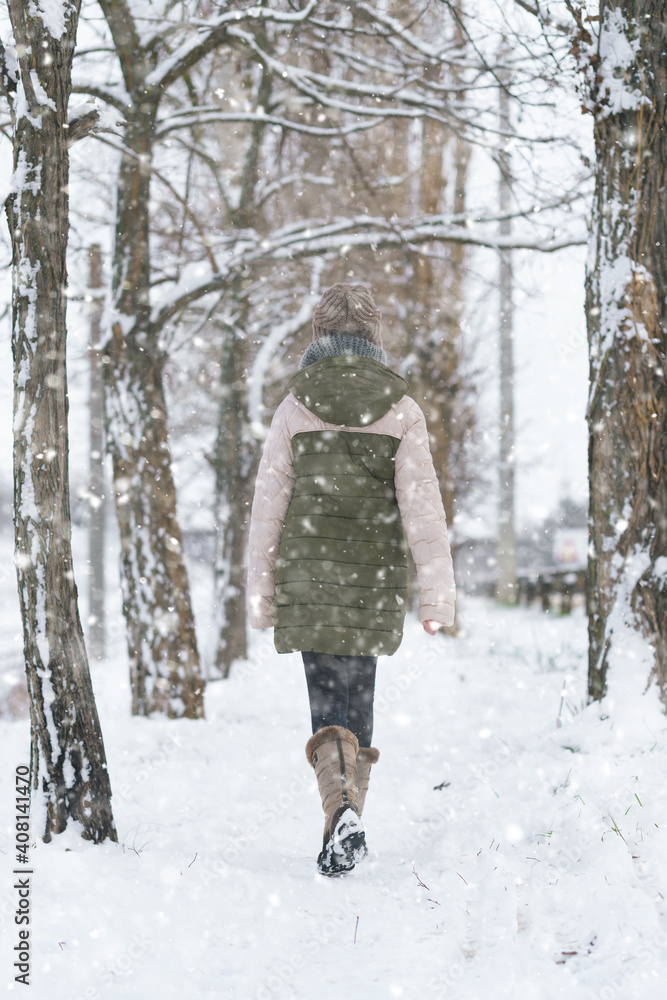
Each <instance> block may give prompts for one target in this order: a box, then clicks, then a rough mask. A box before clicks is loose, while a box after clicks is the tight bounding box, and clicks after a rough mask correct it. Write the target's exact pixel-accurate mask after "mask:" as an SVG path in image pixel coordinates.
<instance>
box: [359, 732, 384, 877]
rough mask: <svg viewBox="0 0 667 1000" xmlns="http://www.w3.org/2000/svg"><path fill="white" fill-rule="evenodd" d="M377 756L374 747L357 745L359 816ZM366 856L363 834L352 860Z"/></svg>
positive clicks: (378, 755) (378, 753) (366, 849)
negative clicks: (372, 766)
mask: <svg viewBox="0 0 667 1000" xmlns="http://www.w3.org/2000/svg"><path fill="white" fill-rule="evenodd" d="M379 757H380V751H379V750H376V749H375V747H359V751H358V753H357V813H358V815H359V816H361V814H362V812H363V811H364V803H365V802H366V793H367V792H368V782H369V780H370V774H371V765H372V764H377V762H378V759H379ZM367 857H368V847H367V846H366V835H365V834H364V839H363V843H362V844H361V845H360V847H359V848H358V849H357V851H356V852H355V857H354V860H355V861H356V863H357V864H358V863H359V862H360V861H363V859H364V858H367Z"/></svg>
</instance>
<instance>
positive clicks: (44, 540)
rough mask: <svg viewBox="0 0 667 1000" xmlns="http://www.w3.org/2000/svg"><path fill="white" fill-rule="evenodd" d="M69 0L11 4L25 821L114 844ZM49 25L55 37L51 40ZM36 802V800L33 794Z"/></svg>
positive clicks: (75, 11) (73, 9)
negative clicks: (85, 564)
mask: <svg viewBox="0 0 667 1000" xmlns="http://www.w3.org/2000/svg"><path fill="white" fill-rule="evenodd" d="M79 7H80V2H79V0H74V2H72V3H70V4H68V5H67V6H66V7H65V6H63V7H62V8H61V13H62V18H63V20H62V24H58V23H57V17H56V15H55V13H54V11H51V12H50V15H51V16H50V17H49V18H48V23H47V17H46V15H44V14H43V13H42V11H41V9H40V8H35V9H32V8H31V11H30V13H29V14H28V12H27V7H26V5H25V4H24V3H21V2H20V0H10V3H9V13H10V17H11V22H12V28H13V32H14V37H15V39H16V45H17V54H18V66H19V76H18V79H16V80H14V81H13V84H10V89H13V91H14V93H13V95H12V96H13V98H14V99H13V100H11V106H12V110H13V116H14V122H13V125H14V128H13V144H14V176H13V192H12V194H11V195H10V197H9V198H8V201H7V215H8V221H9V231H10V233H11V235H12V252H13V277H14V282H13V302H12V307H13V315H12V319H13V326H12V352H13V357H14V530H15V543H16V556H15V559H16V571H17V578H18V589H19V600H20V606H21V616H22V621H23V642H24V654H25V662H26V672H27V679H28V690H29V693H30V716H31V734H32V735H31V761H30V767H31V786H32V789H33V796H32V803H31V808H32V815H33V822H35V821H36V822H37V823H38V824H39V826H40V827H41V829H40V834H41V836H43V838H44V840H45V841H49V840H51V838H52V835H53V834H55V833H61V832H62V831H63V830H64V829H65V828H66V827H67V825H68V823H69V822H70V821H76V822H77V823H78V824H80V829H81V833H82V836H83V837H84V838H86V839H89V840H93V841H96V842H99V841H102V840H105V839H106V838H109V839H111V840H116V839H117V838H116V831H115V828H114V822H113V816H112V812H111V786H110V782H109V775H108V773H107V765H106V758H105V753H104V744H103V741H102V732H101V729H100V724H99V719H98V716H97V709H96V706H95V699H94V697H93V690H92V685H91V680H90V672H89V667H88V659H87V656H86V648H85V645H84V638H83V630H82V627H81V621H80V617H79V611H78V606H77V589H76V584H75V582H74V572H73V566H72V551H71V521H70V503H69V471H68V430H67V411H68V397H67V369H66V355H65V347H66V335H67V329H66V301H67V300H66V295H65V290H66V287H67V270H66V252H67V241H68V234H69V202H68V186H67V185H68V175H69V160H68V153H67V104H68V100H69V94H70V88H71V65H72V54H73V50H74V43H75V38H76V29H77V24H78V18H79ZM58 30H60V36H59V37H55V34H57V32H58ZM5 79H6V80H8V79H9V77H5ZM35 793H36V794H35Z"/></svg>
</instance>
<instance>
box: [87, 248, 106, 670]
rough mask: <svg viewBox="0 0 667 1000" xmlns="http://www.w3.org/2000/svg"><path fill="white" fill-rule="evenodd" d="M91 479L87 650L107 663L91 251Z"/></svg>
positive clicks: (96, 283) (95, 272)
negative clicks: (105, 655) (105, 659)
mask: <svg viewBox="0 0 667 1000" xmlns="http://www.w3.org/2000/svg"><path fill="white" fill-rule="evenodd" d="M88 284H89V288H90V291H91V293H92V296H91V297H92V304H91V307H90V344H89V347H88V353H89V356H90V464H89V470H90V479H89V485H88V517H89V519H90V520H89V522H88V573H89V577H88V594H89V597H88V646H89V648H90V655H91V657H92V658H93V659H94V660H102V659H104V654H105V648H104V647H105V642H104V639H105V634H104V632H105V616H104V536H105V528H106V504H105V499H106V498H105V489H104V384H103V381H102V351H101V344H100V333H101V320H102V310H103V293H102V252H101V250H100V248H99V246H98V245H97V244H94V245H93V246H91V248H90V279H89V282H88Z"/></svg>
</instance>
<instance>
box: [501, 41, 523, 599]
mask: <svg viewBox="0 0 667 1000" xmlns="http://www.w3.org/2000/svg"><path fill="white" fill-rule="evenodd" d="M508 54H509V53H508V50H507V46H506V45H502V46H501V53H500V58H501V60H502V59H503V58H506V57H507V55H508ZM508 83H509V78H508V74H507V72H504V71H502V70H501V73H500V84H499V88H498V94H499V106H500V107H499V111H500V114H499V120H500V122H499V123H500V131H501V132H502V133H504V135H503V138H502V139H501V147H500V150H499V152H498V166H499V169H500V183H499V193H500V198H499V207H500V216H501V219H500V232H501V234H502V235H503V236H510V234H511V232H512V219H511V216H510V192H511V186H512V177H511V158H510V152H509V142H510V135H511V126H510V94H509V90H508ZM499 257H500V280H499V285H500V310H499V319H500V366H499V367H500V434H499V437H500V462H499V467H498V472H499V479H500V493H499V499H500V504H499V517H498V586H497V588H496V598H497V600H498V601H500V602H501V603H502V604H516V601H517V596H518V595H517V588H516V533H515V528H514V361H513V343H512V314H513V303H512V251H511V250H508V249H501V250H500V254H499Z"/></svg>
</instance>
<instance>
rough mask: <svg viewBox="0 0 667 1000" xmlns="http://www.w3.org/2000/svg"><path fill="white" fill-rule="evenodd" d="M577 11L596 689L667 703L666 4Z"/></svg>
mask: <svg viewBox="0 0 667 1000" xmlns="http://www.w3.org/2000/svg"><path fill="white" fill-rule="evenodd" d="M568 7H569V8H570V10H571V12H572V14H573V16H574V19H575V22H576V34H575V41H574V52H575V55H576V57H577V58H578V63H579V67H580V69H581V71H582V74H583V90H584V94H583V96H584V109H585V110H586V111H589V112H590V113H591V114H592V115H593V117H594V122H595V149H596V188H595V202H594V209H593V231H592V234H591V254H590V255H589V256H590V260H591V266H590V267H589V269H588V273H587V278H586V314H587V322H588V337H589V347H590V386H591V388H590V398H589V406H588V427H589V475H590V514H589V531H590V559H589V583H588V611H589V673H588V688H589V694H590V696H591V697H592V698H596V699H599V698H602V697H603V695H604V694H605V691H606V689H607V684H608V681H609V678H610V675H611V676H614V675H615V674H616V673H617V672H618V673H620V672H621V671H623V674H622V676H624V677H627V670H628V665H629V664H631V665H632V671H633V672H640V677H639V682H640V684H641V685H642V686H644V685H646V686H647V687H648V686H649V685H651V684H652V683H655V685H656V686H657V690H658V691H659V693H660V696H661V698H662V701H663V703H664V704H665V705H667V586H666V585H665V566H667V518H666V516H665V512H666V511H667V469H666V459H667V452H666V449H665V442H666V441H667V394H666V393H665V370H666V364H667V256H666V255H665V247H666V246H667V188H666V187H665V182H664V165H665V163H666V162H667V145H666V142H667V138H666V135H665V128H664V122H665V117H666V114H667V3H665V2H664V0H662V2H656V0H651V2H645V0H623V2H610V3H605V4H604V5H603V6H602V7H601V10H600V19H599V21H596V20H594V19H591V18H589V17H587V16H586V13H587V12H586V8H585V7H584V6H583V5H579V4H576V5H575V4H570V3H568ZM629 630H630V631H629ZM633 633H634V634H635V635H636V636H638V637H640V638H641V640H642V642H641V645H640V647H639V648H638V649H636V648H635V649H632V650H631V651H630V654H629V653H628V647H627V638H628V635H629V634H633Z"/></svg>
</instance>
